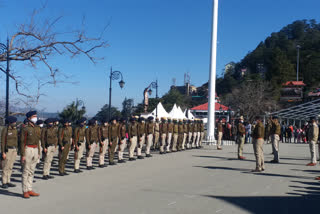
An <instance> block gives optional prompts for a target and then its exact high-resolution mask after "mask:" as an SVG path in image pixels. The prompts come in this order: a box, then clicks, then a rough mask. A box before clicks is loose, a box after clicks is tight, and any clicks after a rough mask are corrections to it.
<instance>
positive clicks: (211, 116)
mask: <svg viewBox="0 0 320 214" xmlns="http://www.w3.org/2000/svg"><path fill="white" fill-rule="evenodd" d="M217 33H218V0H213V8H212V32H211V36H212V38H211V59H210V76H209V106H208V132H207V140H208V141H209V142H214V128H215V105H216V104H215V99H216V67H217Z"/></svg>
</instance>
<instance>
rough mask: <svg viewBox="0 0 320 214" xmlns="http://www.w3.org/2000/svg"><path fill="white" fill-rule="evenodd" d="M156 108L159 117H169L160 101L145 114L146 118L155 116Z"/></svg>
mask: <svg viewBox="0 0 320 214" xmlns="http://www.w3.org/2000/svg"><path fill="white" fill-rule="evenodd" d="M157 110H158V118H159V119H160V118H161V117H170V115H169V114H168V112H167V111H166V110H165V109H164V108H163V105H162V104H161V102H159V103H158V105H157V108H155V109H154V110H153V111H152V112H151V113H150V114H148V115H146V116H145V117H146V118H148V117H150V116H152V117H154V118H156V115H157Z"/></svg>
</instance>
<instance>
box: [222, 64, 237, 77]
mask: <svg viewBox="0 0 320 214" xmlns="http://www.w3.org/2000/svg"><path fill="white" fill-rule="evenodd" d="M235 68H236V63H234V62H230V63H228V64H226V65H225V66H224V74H225V75H226V74H231V75H232V74H234V72H235Z"/></svg>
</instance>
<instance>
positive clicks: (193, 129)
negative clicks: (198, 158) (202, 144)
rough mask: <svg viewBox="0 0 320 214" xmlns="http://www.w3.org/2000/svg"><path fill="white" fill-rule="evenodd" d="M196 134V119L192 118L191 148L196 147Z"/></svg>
mask: <svg viewBox="0 0 320 214" xmlns="http://www.w3.org/2000/svg"><path fill="white" fill-rule="evenodd" d="M197 135H198V131H197V119H194V120H193V123H192V148H196V147H197V144H196V143H197Z"/></svg>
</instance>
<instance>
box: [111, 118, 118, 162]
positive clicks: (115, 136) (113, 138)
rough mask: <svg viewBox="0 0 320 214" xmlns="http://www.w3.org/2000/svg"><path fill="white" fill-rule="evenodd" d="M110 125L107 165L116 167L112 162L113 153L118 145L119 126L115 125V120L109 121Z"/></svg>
mask: <svg viewBox="0 0 320 214" xmlns="http://www.w3.org/2000/svg"><path fill="white" fill-rule="evenodd" d="M110 122H111V124H110V125H109V150H108V151H109V165H116V163H115V162H114V153H115V152H114V151H115V148H116V147H117V145H118V141H119V137H120V129H119V124H118V123H117V118H112V119H111V121H110Z"/></svg>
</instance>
